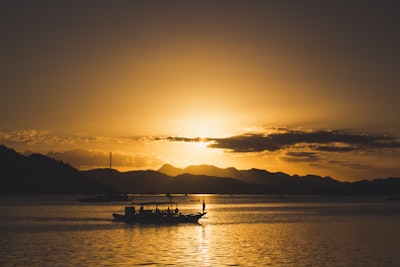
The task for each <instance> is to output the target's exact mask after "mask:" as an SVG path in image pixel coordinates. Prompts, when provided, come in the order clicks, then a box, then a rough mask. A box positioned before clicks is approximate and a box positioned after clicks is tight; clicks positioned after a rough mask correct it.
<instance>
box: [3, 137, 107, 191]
mask: <svg viewBox="0 0 400 267" xmlns="http://www.w3.org/2000/svg"><path fill="white" fill-rule="evenodd" d="M0 159H1V160H0V168H1V171H2V173H3V174H2V175H1V176H0V177H1V178H0V181H1V187H0V193H1V194H86V193H102V192H106V191H107V190H108V188H107V187H106V186H104V185H103V184H100V183H98V182H96V181H94V180H92V179H90V178H88V177H87V176H85V175H84V174H83V173H82V172H80V171H78V170H76V169H74V168H73V167H71V166H70V165H68V164H66V163H63V162H61V161H57V160H54V159H51V158H48V157H46V156H44V155H41V154H32V155H30V156H24V155H21V154H19V153H17V152H16V151H14V150H12V149H9V148H7V147H5V146H3V145H0Z"/></svg>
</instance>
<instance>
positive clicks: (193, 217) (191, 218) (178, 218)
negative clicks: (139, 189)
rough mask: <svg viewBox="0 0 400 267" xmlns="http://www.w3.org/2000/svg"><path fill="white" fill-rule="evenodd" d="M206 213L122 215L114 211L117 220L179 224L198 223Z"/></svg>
mask: <svg viewBox="0 0 400 267" xmlns="http://www.w3.org/2000/svg"><path fill="white" fill-rule="evenodd" d="M205 214H206V213H197V214H187V215H184V214H179V215H176V214H171V215H168V214H152V215H144V216H143V215H141V214H135V215H122V214H117V213H113V217H114V219H115V220H116V221H119V222H125V223H146V224H177V223H197V222H198V221H199V219H200V218H201V217H203V216H204V215H205Z"/></svg>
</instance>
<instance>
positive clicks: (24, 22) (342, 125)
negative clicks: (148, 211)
mask: <svg viewBox="0 0 400 267" xmlns="http://www.w3.org/2000/svg"><path fill="white" fill-rule="evenodd" d="M0 5H1V6H0V7H1V8H0V21H1V24H0V25H1V26H0V27H1V32H2V42H0V48H1V50H0V58H1V60H0V71H1V79H0V87H1V91H0V99H1V107H0V111H1V112H0V143H1V144H4V145H6V146H9V147H11V148H14V149H16V150H17V151H20V152H26V151H27V152H28V153H30V152H40V153H44V154H48V155H49V156H52V157H54V158H57V159H60V160H64V161H65V162H68V163H70V164H71V165H73V166H75V167H77V168H79V169H90V168H95V167H107V164H108V163H107V162H108V156H107V155H108V154H109V152H110V151H112V152H113V155H114V156H113V157H114V160H113V164H114V166H113V167H114V168H117V169H119V170H134V169H158V168H159V167H161V165H162V164H164V163H170V164H173V165H175V166H177V167H186V166H187V165H192V164H196V165H197V164H212V165H216V166H218V167H231V166H232V167H236V168H238V169H249V168H260V169H267V170H269V171H273V172H278V171H282V172H286V173H288V174H300V175H304V174H317V175H321V176H332V177H333V178H336V179H339V180H349V181H351V180H361V179H371V178H380V177H389V176H396V177H399V176H400V164H399V162H400V149H399V148H400V115H399V114H400V105H399V104H398V101H399V99H400V88H399V84H400V83H399V82H400V75H398V70H399V69H400V68H399V67H400V64H399V60H400V53H399V49H398V47H400V32H399V30H398V27H399V25H400V18H399V16H398V11H399V7H398V4H397V3H396V2H394V1H368V0H366V1H251V0H250V1H234V0H232V1H218V0H214V1H205V0H203V1H165V0H164V1H98V0H97V1H90V0H86V1H42V0H39V1H33V2H31V1H11V0H10V1H9V0H6V1H2V3H1V4H0ZM197 137H201V138H202V139H201V138H200V139H196V138H197Z"/></svg>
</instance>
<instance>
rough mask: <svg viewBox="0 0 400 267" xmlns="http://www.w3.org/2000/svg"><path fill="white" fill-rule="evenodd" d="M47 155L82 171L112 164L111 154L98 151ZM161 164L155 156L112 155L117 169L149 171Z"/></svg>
mask: <svg viewBox="0 0 400 267" xmlns="http://www.w3.org/2000/svg"><path fill="white" fill-rule="evenodd" d="M46 155H47V156H49V157H51V158H54V159H58V160H62V161H64V162H68V163H69V164H71V165H72V166H73V167H75V168H77V169H81V170H84V169H94V168H108V167H109V164H110V153H105V152H103V151H97V150H87V149H75V150H69V151H63V152H49V153H47V154H46ZM161 164H162V161H161V160H160V159H159V158H157V157H154V156H147V155H143V154H129V153H123V152H113V153H112V167H113V168H117V169H130V170H132V169H147V168H151V167H153V166H159V165H161Z"/></svg>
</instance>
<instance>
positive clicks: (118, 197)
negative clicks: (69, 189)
mask: <svg viewBox="0 0 400 267" xmlns="http://www.w3.org/2000/svg"><path fill="white" fill-rule="evenodd" d="M111 165H112V153H111V152H110V168H109V176H108V187H109V188H110V189H111V172H112V168H111ZM132 199H133V197H131V196H129V195H127V194H117V193H108V194H102V195H95V196H90V197H85V198H78V201H79V202H112V201H132Z"/></svg>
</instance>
